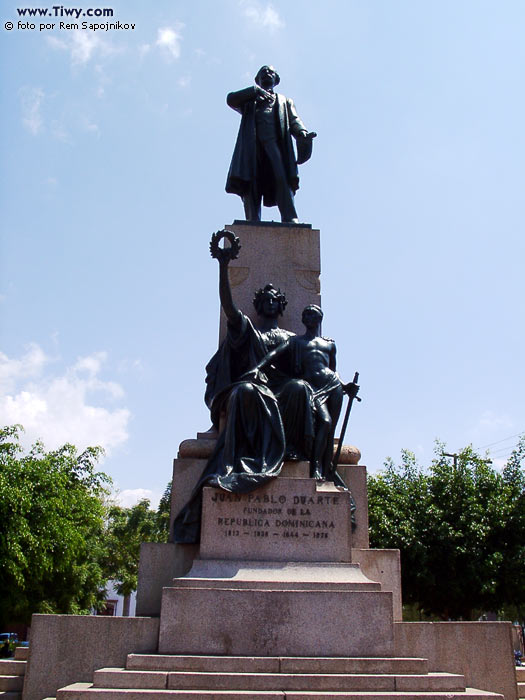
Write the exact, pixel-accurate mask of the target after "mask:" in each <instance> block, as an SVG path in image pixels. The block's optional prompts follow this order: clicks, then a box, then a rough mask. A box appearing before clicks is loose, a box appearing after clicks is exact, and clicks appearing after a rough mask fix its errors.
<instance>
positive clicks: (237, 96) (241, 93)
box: [226, 85, 271, 113]
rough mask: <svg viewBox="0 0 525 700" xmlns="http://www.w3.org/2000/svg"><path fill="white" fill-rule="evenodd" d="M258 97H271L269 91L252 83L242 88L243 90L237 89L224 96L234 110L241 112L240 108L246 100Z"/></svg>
mask: <svg viewBox="0 0 525 700" xmlns="http://www.w3.org/2000/svg"><path fill="white" fill-rule="evenodd" d="M257 97H258V98H259V99H271V97H270V93H268V92H267V91H266V90H265V89H264V88H262V87H260V85H253V86H252V87H248V88H244V89H243V90H237V91H236V92H230V93H228V95H227V96H226V104H227V105H228V107H231V108H232V109H234V110H235V111H236V112H241V113H242V108H243V106H244V104H245V103H246V102H250V101H251V100H255V99H256V98H257Z"/></svg>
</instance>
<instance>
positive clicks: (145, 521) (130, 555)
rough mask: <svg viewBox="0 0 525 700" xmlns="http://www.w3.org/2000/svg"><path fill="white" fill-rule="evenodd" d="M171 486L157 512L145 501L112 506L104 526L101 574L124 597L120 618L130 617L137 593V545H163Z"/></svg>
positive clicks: (168, 487) (138, 552) (165, 539)
mask: <svg viewBox="0 0 525 700" xmlns="http://www.w3.org/2000/svg"><path fill="white" fill-rule="evenodd" d="M170 498H171V482H170V483H169V484H168V486H167V487H166V490H165V492H164V495H163V496H162V498H161V501H160V504H159V507H158V510H157V511H154V510H151V509H150V502H149V500H148V499H143V500H141V501H139V503H137V504H136V505H134V506H133V507H132V508H122V507H121V506H118V505H113V506H111V507H110V508H109V510H108V514H107V523H106V535H105V547H106V554H105V557H104V571H105V574H106V576H107V578H108V579H111V580H112V581H113V582H114V583H115V589H116V591H117V593H118V594H119V595H122V596H124V610H123V615H129V606H130V596H131V594H132V593H133V591H136V590H137V579H138V567H139V555H140V545H141V544H142V542H166V541H167V539H168V531H169V503H170Z"/></svg>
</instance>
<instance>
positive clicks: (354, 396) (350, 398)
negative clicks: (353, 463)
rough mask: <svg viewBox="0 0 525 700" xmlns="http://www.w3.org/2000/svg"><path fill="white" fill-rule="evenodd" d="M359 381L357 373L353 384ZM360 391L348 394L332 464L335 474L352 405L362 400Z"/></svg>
mask: <svg viewBox="0 0 525 700" xmlns="http://www.w3.org/2000/svg"><path fill="white" fill-rule="evenodd" d="M358 381H359V372H356V373H355V374H354V381H353V382H352V384H355V385H356V386H357V382H358ZM358 391H359V387H358V386H357V389H355V390H354V392H353V393H352V394H350V393H349V394H348V404H347V406H346V413H345V417H344V420H343V426H342V428H341V434H340V435H339V444H338V445H337V451H336V453H335V456H334V459H333V462H332V470H333V471H334V472H335V470H336V469H337V465H338V464H339V457H340V456H341V448H342V447H343V440H344V437H345V433H346V428H347V426H348V419H349V418H350V411H351V410H352V404H353V403H354V399H357V400H358V401H361V398H360V397H359V396H358V395H357V392H358Z"/></svg>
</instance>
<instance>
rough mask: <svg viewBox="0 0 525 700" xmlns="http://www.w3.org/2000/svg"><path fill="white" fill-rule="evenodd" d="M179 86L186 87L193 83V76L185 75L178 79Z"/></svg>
mask: <svg viewBox="0 0 525 700" xmlns="http://www.w3.org/2000/svg"><path fill="white" fill-rule="evenodd" d="M177 83H178V85H179V87H181V88H185V87H188V85H189V84H190V83H191V77H190V76H189V75H183V76H182V77H181V78H179V79H178V80H177Z"/></svg>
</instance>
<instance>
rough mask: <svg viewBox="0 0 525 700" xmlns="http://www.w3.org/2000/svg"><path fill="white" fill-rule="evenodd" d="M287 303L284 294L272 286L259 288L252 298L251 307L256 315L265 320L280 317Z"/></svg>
mask: <svg viewBox="0 0 525 700" xmlns="http://www.w3.org/2000/svg"><path fill="white" fill-rule="evenodd" d="M287 303H288V302H287V301H286V296H285V295H284V293H283V292H281V290H280V289H276V288H275V287H274V286H273V284H267V285H266V286H265V287H261V289H258V290H257V291H256V292H255V295H254V297H253V305H254V306H255V310H256V311H257V314H258V315H259V316H266V317H267V318H277V316H282V315H283V311H284V310H285V308H286V304H287Z"/></svg>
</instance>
